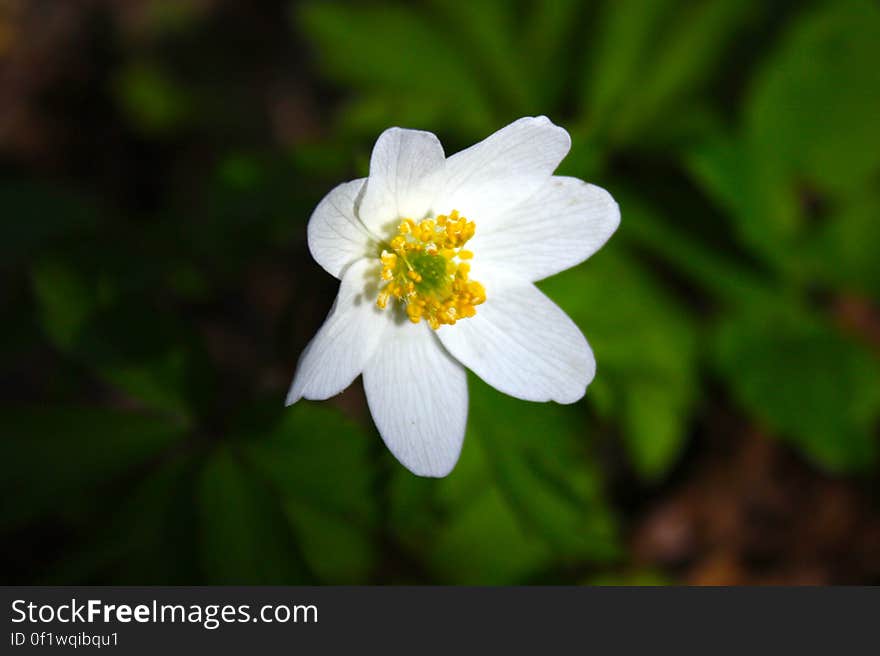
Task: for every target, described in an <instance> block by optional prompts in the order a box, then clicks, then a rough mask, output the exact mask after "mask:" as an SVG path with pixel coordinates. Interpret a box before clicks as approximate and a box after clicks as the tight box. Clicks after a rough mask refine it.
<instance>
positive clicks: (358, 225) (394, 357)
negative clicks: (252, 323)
mask: <svg viewBox="0 0 880 656" xmlns="http://www.w3.org/2000/svg"><path fill="white" fill-rule="evenodd" d="M570 146H571V139H570V138H569V136H568V133H567V132H566V131H565V130H564V129H562V128H560V127H557V126H555V125H553V123H551V122H550V120H549V119H547V118H546V117H544V116H540V117H537V118H522V119H519V120H518V121H515V122H514V123H511V124H510V125H508V126H507V127H504V128H502V129H501V130H499V131H498V132H496V133H495V134H493V135H492V136H490V137H488V138H487V139H485V140H483V141H481V142H480V143H478V144H476V145H474V146H471V147H470V148H468V149H466V150H463V151H461V152H460V153H456V154H455V155H453V156H451V157H449V158H448V159H447V158H446V156H445V155H444V153H443V147H442V146H441V145H440V141H439V140H438V139H437V137H436V136H434V135H433V134H431V133H430V132H422V131H419V130H405V129H401V128H390V129H388V130H386V131H385V132H383V133H382V135H381V136H380V137H379V140H378V141H377V142H376V145H375V147H374V148H373V154H372V157H371V159H370V175H369V177H368V178H361V179H359V180H353V181H351V182H346V183H344V184H341V185H339V186H338V187H336V188H335V189H333V190H332V191H331V192H330V193H329V194H327V196H325V197H324V199H323V200H322V201H321V202H320V203H319V204H318V207H317V208H315V211H314V213H313V214H312V217H311V219H310V220H309V226H308V241H309V250H310V251H311V253H312V256H313V257H314V258H315V260H316V261H317V262H318V263H319V264H320V265H321V266H322V267H324V269H326V270H327V271H328V272H329V273H330V274H332V275H333V276H335V277H336V278H339V279H340V280H341V281H342V282H341V285H340V287H339V294H338V296H337V297H336V302H335V303H334V304H333V308H332V309H331V310H330V314H329V315H328V316H327V319H326V321H325V322H324V325H323V326H321V329H320V330H319V331H318V333H317V334H316V335H315V337H314V338H313V339H312V341H311V342H310V343H309V345H308V346H307V347H306V349H305V351H304V352H303V354H302V356H301V357H300V359H299V364H298V366H297V370H296V375H295V376H294V379H293V384H292V385H291V388H290V393H289V394H288V397H287V404H288V405H290V404H293V403H296V402H297V401H298V400H299V399H300V398H307V399H326V398H329V397H331V396H334V395H336V394H338V393H339V392H341V391H342V390H344V389H345V388H346V387H348V386H349V385H350V384H351V383H352V382H353V381H354V379H355V378H357V376H358V375H360V374H363V377H364V389H365V391H366V395H367V402H368V404H369V407H370V412H371V413H372V415H373V420H374V421H375V422H376V426H377V428H378V429H379V433H380V434H381V435H382V439H384V440H385V444H387V445H388V448H389V449H391V452H392V453H393V454H394V455H395V456H396V457H397V459H398V460H400V462H401V463H403V464H404V465H405V466H406V467H407V468H408V469H410V470H411V471H412V472H413V473H415V474H418V475H420V476H438V477H439V476H445V475H447V474H448V473H449V472H450V471H451V470H452V468H453V467H454V466H455V463H456V461H457V460H458V456H459V453H460V451H461V445H462V441H463V439H464V432H465V424H466V421H467V411H468V391H467V378H466V375H465V367H467V368H468V369H470V370H471V371H473V372H474V373H475V374H476V375H477V376H479V377H480V378H482V379H483V380H484V381H486V382H487V383H488V384H490V385H492V386H493V387H495V388H496V389H498V390H500V391H501V392H504V393H505V394H509V395H511V396H514V397H516V398H520V399H524V400H527V401H556V402H558V403H573V402H575V401H577V400H579V399H580V398H581V397H583V395H584V392H585V391H586V387H587V385H588V384H589V383H590V381H591V380H592V379H593V376H594V374H595V370H596V363H595V360H594V359H593V354H592V351H591V350H590V347H589V345H588V344H587V341H586V339H584V336H583V335H582V334H581V332H580V330H578V328H577V326H575V324H574V323H573V322H572V321H571V319H569V318H568V316H567V315H566V314H565V313H564V312H563V311H562V310H561V309H559V307H558V306H556V305H555V304H554V303H553V301H551V300H550V299H549V298H547V297H546V296H545V295H544V294H543V293H541V291H539V290H538V288H537V287H535V285H534V284H533V283H534V282H535V281H536V280H541V279H542V278H546V277H547V276H551V275H553V274H554V273H558V272H560V271H563V270H564V269H568V268H569V267H572V266H574V265H576V264H578V263H580V262H582V261H584V260H585V259H586V258H588V257H589V256H590V255H592V254H593V253H595V252H596V251H597V250H598V249H599V247H600V246H602V244H604V243H605V241H607V240H608V238H609V237H610V236H611V234H612V233H613V232H614V230H615V229H616V228H617V226H618V224H619V223H620V212H619V210H618V207H617V203H615V202H614V200H613V199H612V198H611V196H610V195H609V194H608V192H606V191H605V190H604V189H601V188H599V187H596V186H594V185H591V184H587V183H585V182H583V181H581V180H577V179H575V178H567V177H559V176H554V175H552V174H553V171H554V170H555V169H556V167H557V166H558V165H559V163H560V161H562V159H563V157H565V155H566V154H567V153H568V150H569V148H570ZM465 247H466V248H465Z"/></svg>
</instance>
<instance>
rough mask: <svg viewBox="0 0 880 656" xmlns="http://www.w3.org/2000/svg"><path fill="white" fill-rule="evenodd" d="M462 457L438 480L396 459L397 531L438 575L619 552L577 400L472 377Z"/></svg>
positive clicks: (520, 569)
mask: <svg viewBox="0 0 880 656" xmlns="http://www.w3.org/2000/svg"><path fill="white" fill-rule="evenodd" d="M470 389H471V412H470V419H469V426H468V434H467V437H466V438H465V444H464V449H463V452H462V456H461V459H460V461H459V463H458V465H457V466H456V468H455V470H454V471H453V472H452V474H451V475H450V476H449V477H447V478H446V479H443V480H441V481H431V480H424V479H418V478H416V477H414V476H412V474H410V473H409V472H406V471H404V470H402V469H400V468H399V467H398V469H397V470H396V473H395V477H394V479H393V485H392V492H391V494H392V508H393V513H392V516H393V518H394V522H393V524H394V527H395V529H396V531H397V533H398V538H399V539H400V540H401V541H402V542H403V543H404V544H405V545H406V546H407V547H408V549H410V550H411V551H412V552H413V554H415V555H422V557H423V558H424V559H425V560H426V561H427V563H428V566H429V568H430V569H431V571H432V573H433V575H434V576H435V577H436V579H437V580H438V581H439V582H442V583H466V584H499V583H516V582H524V581H527V580H529V578H530V577H532V576H534V575H536V574H537V573H539V572H541V571H543V570H545V569H547V568H551V567H556V566H558V565H559V564H560V563H561V564H563V565H568V566H577V565H578V564H582V563H585V562H587V563H589V562H605V561H608V560H610V559H613V558H615V557H616V556H617V553H618V551H617V549H618V545H617V540H616V536H615V526H614V521H613V518H612V516H611V514H610V513H609V511H608V508H607V507H606V506H605V504H604V501H603V498H602V493H601V483H600V479H599V476H598V473H597V472H596V470H595V469H594V467H593V465H592V463H591V459H590V455H589V452H588V435H587V432H586V427H587V424H586V423H585V422H583V421H579V420H578V419H579V414H580V413H579V409H578V408H577V407H576V406H560V405H557V404H532V403H526V402H523V401H519V400H517V399H513V398H510V397H507V396H504V395H502V394H500V393H498V392H495V391H494V390H492V389H491V388H489V387H488V386H487V385H485V384H484V383H482V382H480V381H478V380H477V379H475V378H472V379H471V380H470Z"/></svg>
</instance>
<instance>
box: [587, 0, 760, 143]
mask: <svg viewBox="0 0 880 656" xmlns="http://www.w3.org/2000/svg"><path fill="white" fill-rule="evenodd" d="M753 6H754V5H753V4H752V3H750V2H743V1H742V0H717V1H715V2H707V3H673V2H670V1H668V0H665V1H663V2H652V3H644V2H641V1H640V0H634V1H626V0H624V1H623V2H621V1H619V0H616V1H614V2H607V3H606V4H605V5H604V9H603V12H602V15H601V18H600V26H601V27H600V29H599V30H598V35H599V41H598V44H597V46H596V49H595V51H594V53H593V62H594V63H593V66H592V67H591V69H590V74H589V77H588V78H587V79H586V87H585V89H586V93H585V96H586V101H587V104H586V107H587V110H588V111H587V113H588V115H589V116H590V120H591V122H592V123H593V124H594V129H595V130H598V131H600V132H604V133H607V134H608V135H609V137H610V138H611V140H612V141H614V142H616V143H630V142H632V141H633V140H634V139H635V138H637V137H641V136H643V135H644V136H647V137H648V138H650V139H652V140H657V139H658V138H662V137H663V136H664V133H662V132H660V133H658V131H657V130H656V124H657V122H658V121H659V120H660V119H661V118H662V117H665V116H674V110H676V109H678V108H679V107H680V106H681V105H682V104H683V102H684V101H685V100H686V99H687V98H688V97H689V96H690V95H692V94H693V92H694V91H695V90H696V89H697V87H698V86H699V85H700V84H701V83H702V82H703V81H704V80H705V79H706V78H708V77H709V75H710V74H711V72H712V71H713V69H714V67H715V66H716V65H717V63H718V61H719V60H720V58H721V56H722V54H723V53H724V46H725V45H726V44H727V43H728V42H729V41H730V39H732V38H733V37H734V36H735V35H736V34H737V32H738V31H739V30H741V29H742V27H743V26H744V25H745V23H746V21H747V19H748V18H749V17H750V15H751V14H752V11H751V10H752V8H753ZM695 53H699V55H698V56H695Z"/></svg>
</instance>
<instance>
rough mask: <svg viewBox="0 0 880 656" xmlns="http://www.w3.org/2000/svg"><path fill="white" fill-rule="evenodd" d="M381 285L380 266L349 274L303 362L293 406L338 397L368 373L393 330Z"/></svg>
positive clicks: (362, 263) (362, 264) (366, 263)
mask: <svg viewBox="0 0 880 656" xmlns="http://www.w3.org/2000/svg"><path fill="white" fill-rule="evenodd" d="M377 280H378V271H377V270H376V265H375V261H371V260H369V259H366V258H364V259H361V260H358V261H356V262H354V263H352V264H351V265H350V266H349V267H348V269H346V271H345V275H344V276H343V277H342V284H340V286H339V294H338V295H337V296H336V301H335V302H334V303H333V307H332V308H331V310H330V314H328V315H327V319H326V320H325V321H324V325H323V326H321V328H320V329H319V330H318V332H317V334H316V335H315V336H314V337H313V338H312V341H311V342H309V344H308V346H306V348H305V350H304V351H303V353H302V355H301V356H300V358H299V363H298V364H297V367H296V374H295V375H294V377H293V383H292V384H291V386H290V392H289V393H288V395H287V405H291V404H293V403H296V402H297V401H298V400H299V399H300V398H303V397H305V398H307V399H315V400H323V399H327V398H330V397H331V396H335V395H336V394H339V393H340V392H341V391H342V390H344V389H345V388H346V387H348V386H349V385H351V383H352V381H354V379H355V378H357V377H358V375H359V374H360V373H361V371H363V368H364V365H365V364H366V363H367V362H368V361H369V359H370V358H371V357H372V356H373V353H374V352H375V351H376V347H377V346H378V344H379V341H380V340H381V338H382V334H383V333H384V332H385V330H386V329H387V328H388V326H390V325H391V321H390V313H386V312H383V311H381V310H379V308H377V307H376V291H375V290H376V286H377V285H376V281H377Z"/></svg>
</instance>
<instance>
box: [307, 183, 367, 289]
mask: <svg viewBox="0 0 880 656" xmlns="http://www.w3.org/2000/svg"><path fill="white" fill-rule="evenodd" d="M365 182H366V178H360V179H359V180H352V181H351V182H344V183H342V184H341V185H339V186H338V187H335V188H334V189H333V190H332V191H331V192H330V193H329V194H327V195H326V196H324V198H323V199H322V200H321V202H320V203H318V206H317V207H316V208H315V211H314V212H312V217H311V218H310V219H309V228H308V236H309V237H308V238H309V251H311V253H312V257H313V258H315V261H316V262H317V263H318V264H320V265H321V266H322V267H324V269H325V270H326V271H327V273H329V274H330V275H332V276H334V277H336V278H341V277H342V273H343V272H344V271H345V267H347V266H348V265H349V264H351V263H352V262H354V261H355V260H357V259H360V258H362V257H364V256H365V255H366V254H367V251H368V249H369V246H370V241H371V238H370V234H369V232H367V229H366V228H365V227H364V226H363V224H362V223H361V222H360V220H359V219H358V218H357V214H356V211H355V206H356V204H357V198H358V194H360V192H361V189H363V186H364V183H365Z"/></svg>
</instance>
